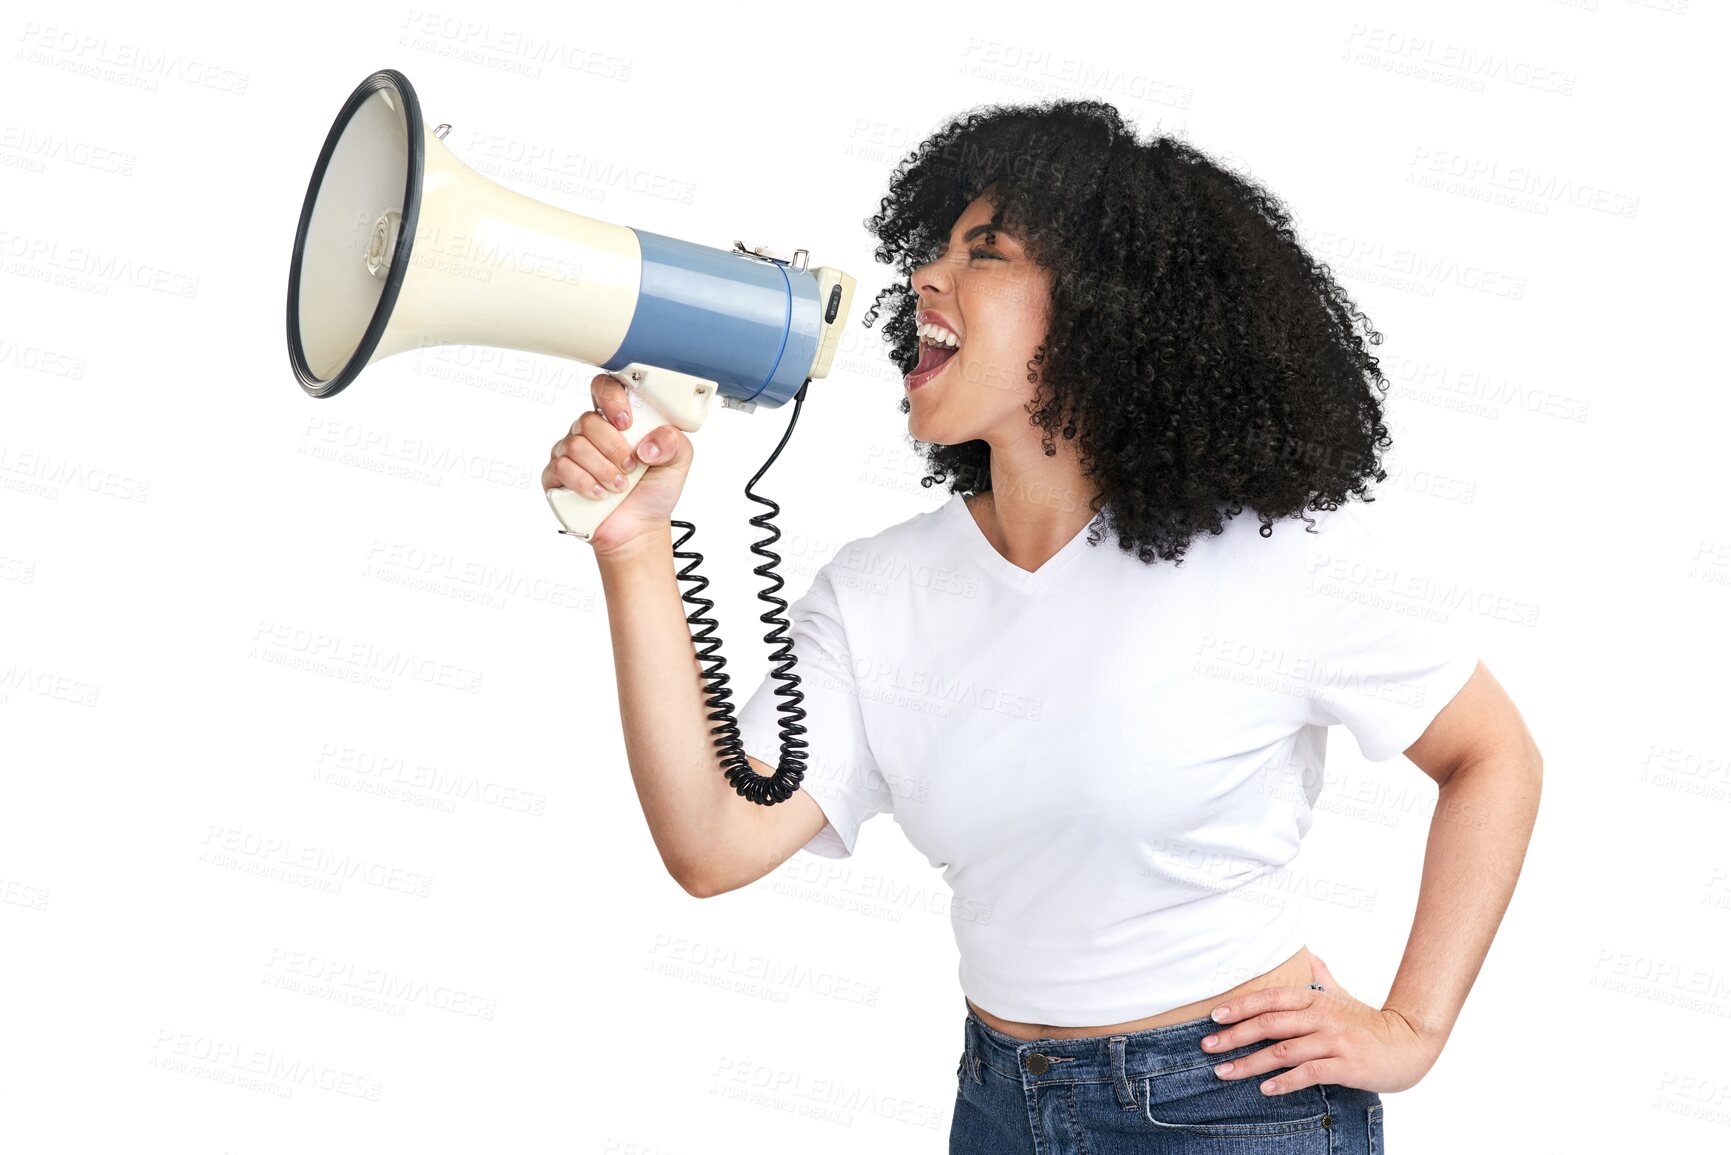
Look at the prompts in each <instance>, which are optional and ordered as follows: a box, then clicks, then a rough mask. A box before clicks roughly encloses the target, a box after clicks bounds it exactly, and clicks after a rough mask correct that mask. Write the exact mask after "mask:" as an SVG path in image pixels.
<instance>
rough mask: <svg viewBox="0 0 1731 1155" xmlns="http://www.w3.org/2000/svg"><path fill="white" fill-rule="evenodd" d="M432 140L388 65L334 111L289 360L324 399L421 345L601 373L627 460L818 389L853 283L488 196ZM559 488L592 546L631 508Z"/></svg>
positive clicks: (402, 79)
mask: <svg viewBox="0 0 1731 1155" xmlns="http://www.w3.org/2000/svg"><path fill="white" fill-rule="evenodd" d="M449 130H450V126H449V125H448V124H441V125H438V126H437V127H436V128H432V129H429V128H427V127H426V125H425V123H424V122H423V119H422V116H421V106H420V101H419V99H418V98H417V97H416V95H415V90H414V88H413V86H411V85H410V84H409V80H408V77H406V76H404V75H403V74H402V73H401V72H398V71H396V70H395V69H382V70H380V71H378V72H375V73H373V74H372V75H371V76H369V77H367V78H366V79H365V80H363V81H362V82H361V83H360V84H359V85H358V86H357V87H356V88H355V90H354V92H352V93H351V94H350V95H349V98H348V100H347V102H345V103H344V105H343V107H342V111H340V112H339V113H338V114H337V117H336V120H335V122H334V123H333V124H332V125H331V130H330V133H329V134H328V135H327V136H326V138H325V143H324V148H323V150H322V151H321V152H320V153H319V158H318V163H317V165H315V166H314V168H313V175H312V181H311V183H310V184H309V185H308V187H307V194H306V200H305V202H304V203H303V204H302V206H301V216H300V225H299V227H298V228H297V229H296V231H295V244H294V257H293V261H292V262H291V264H290V266H289V285H288V347H289V360H290V362H291V363H292V364H293V366H294V371H295V376H296V377H297V378H298V379H299V381H300V384H301V388H303V389H304V390H305V391H306V392H307V393H308V394H310V395H311V396H313V397H330V396H333V395H335V394H336V393H338V392H340V391H341V390H343V389H344V388H346V387H347V386H348V385H349V383H350V382H352V381H353V380H354V379H355V377H356V376H358V375H359V374H360V371H361V370H362V369H363V368H365V367H366V366H368V365H371V364H373V363H374V362H376V361H379V360H380V359H382V358H385V357H389V356H391V355H393V354H395V353H401V352H403V351H405V350H408V349H417V348H423V347H425V346H428V345H451V344H461V345H492V346H497V347H501V348H508V349H520V350H524V351H527V352H531V353H550V354H552V355H554V356H558V357H569V358H572V359H574V360H577V361H583V362H587V363H589V364H591V365H595V366H598V367H599V368H601V369H602V370H604V371H605V372H608V373H611V374H612V375H613V376H614V377H616V378H618V379H619V381H621V382H622V383H623V384H624V385H625V386H626V393H627V395H628V396H629V397H630V399H631V404H632V409H633V413H632V421H631V425H630V426H629V427H628V428H626V429H624V430H622V431H621V432H622V433H623V435H624V437H625V439H626V441H627V442H628V443H629V444H630V445H631V447H632V448H633V449H634V450H635V448H636V446H637V442H638V441H639V440H640V439H641V438H642V437H643V435H644V434H646V433H648V432H649V431H650V430H652V429H654V428H655V427H656V426H658V425H675V426H677V427H678V428H680V429H682V430H684V431H686V432H687V433H690V432H695V431H696V430H697V428H698V427H699V426H700V425H702V424H703V420H704V418H705V417H706V416H707V415H708V412H709V408H710V406H711V404H712V403H713V402H714V401H715V399H716V397H717V396H719V397H720V398H721V403H722V404H723V405H726V406H729V407H730V408H736V409H742V410H744V411H746V412H750V411H751V410H753V409H755V408H756V407H757V405H758V404H760V403H761V404H767V405H770V406H772V407H774V406H780V405H783V404H785V403H786V402H787V401H789V400H790V399H792V398H793V396H794V395H795V394H796V393H798V392H799V390H800V389H801V388H802V387H803V386H804V385H805V383H806V382H808V381H811V380H813V379H816V378H820V377H824V376H826V375H827V374H828V373H829V368H830V363H831V361H832V360H833V358H834V356H835V350H836V346H837V344H838V342H839V340H840V336H841V329H842V326H843V325H844V324H845V323H846V320H847V315H848V309H849V307H850V305H851V304H852V300H853V291H854V279H853V278H852V277H850V276H848V275H847V274H846V273H844V272H842V271H841V270H840V269H836V268H830V267H828V266H820V267H817V268H807V267H806V251H805V250H804V249H799V250H796V251H795V253H794V254H793V256H792V257H787V256H784V255H782V254H780V253H777V252H774V251H772V250H769V249H767V248H763V247H759V248H755V249H747V248H746V247H745V246H744V245H743V244H741V243H740V242H738V241H735V242H734V245H733V248H732V249H716V248H710V247H708V246H706V245H699V244H693V243H691V242H689V241H682V240H678V239H675V238H673V237H669V236H663V235H661V234H658V233H652V232H648V231H646V230H643V229H635V228H631V227H629V226H626V225H616V224H610V223H608V222H606V221H600V220H596V219H594V218H592V217H586V216H582V215H580V214H578V213H574V212H568V211H566V210H564V209H560V208H556V207H554V206H553V205H549V204H546V203H544V202H542V201H538V200H536V199H534V198H533V197H529V196H524V195H523V194H522V193H518V192H515V191H513V190H511V189H508V188H506V187H504V186H503V185H500V184H497V183H495V182H494V181H491V180H488V179H487V178H486V177H484V176H482V175H481V174H480V173H478V172H476V171H475V170H474V169H472V168H470V167H469V166H468V165H466V164H464V163H463V162H462V161H461V160H460V159H458V157H457V156H456V154H455V153H453V152H452V151H451V150H450V149H449V148H447V147H446V146H445V143H444V137H445V134H446V133H447V132H448V131H449ZM646 468H647V466H646V465H645V464H644V463H643V462H641V461H640V462H638V463H637V465H636V466H635V468H633V469H632V470H631V472H630V473H629V474H628V475H627V477H626V482H627V484H626V486H625V489H624V490H623V491H622V492H620V493H609V494H608V495H607V496H605V497H602V498H589V497H585V496H583V495H580V494H576V493H572V492H570V491H569V490H565V489H551V490H548V492H547V500H548V502H549V503H550V504H551V505H552V507H553V512H554V513H555V514H556V515H557V516H558V518H559V521H560V522H561V523H562V524H563V525H564V527H565V528H564V530H563V531H562V532H565V533H570V534H574V535H576V536H577V537H580V538H583V539H584V540H588V539H589V538H590V537H591V536H592V535H593V533H594V531H595V527H596V526H598V525H600V524H601V522H603V521H604V520H606V518H607V515H608V514H610V513H612V512H613V510H614V509H615V508H616V507H617V506H618V504H619V503H620V502H621V501H623V500H624V499H625V497H626V495H627V494H629V493H630V491H631V488H632V486H634V485H636V483H637V479H638V478H640V477H641V476H642V475H643V472H644V470H645V469H646Z"/></svg>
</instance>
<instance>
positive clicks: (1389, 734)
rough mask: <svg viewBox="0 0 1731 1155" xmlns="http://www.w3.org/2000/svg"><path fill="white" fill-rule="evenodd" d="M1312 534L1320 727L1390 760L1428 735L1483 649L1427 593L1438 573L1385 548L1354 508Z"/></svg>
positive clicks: (1314, 690)
mask: <svg viewBox="0 0 1731 1155" xmlns="http://www.w3.org/2000/svg"><path fill="white" fill-rule="evenodd" d="M1316 530H1317V532H1316V533H1315V534H1310V533H1307V532H1304V530H1303V526H1302V523H1300V536H1301V537H1303V538H1304V539H1305V541H1306V548H1305V575H1304V578H1303V589H1304V592H1303V596H1302V601H1301V610H1300V616H1301V618H1302V627H1303V629H1302V633H1301V636H1302V637H1303V638H1304V639H1305V641H1304V643H1303V644H1304V648H1305V649H1306V651H1307V652H1306V654H1305V655H1304V657H1305V658H1306V660H1307V666H1306V677H1305V679H1304V684H1305V692H1306V696H1307V699H1308V712H1309V721H1310V723H1311V724H1312V725H1317V726H1332V725H1335V724H1336V723H1339V724H1341V725H1344V726H1345V727H1346V728H1347V729H1348V730H1350V731H1351V732H1352V736H1353V737H1354V738H1355V739H1356V740H1357V741H1358V748H1359V749H1360V750H1361V751H1363V753H1364V756H1365V758H1367V759H1368V760H1370V761H1372V762H1382V761H1384V760H1386V759H1389V758H1392V757H1394V756H1395V755H1396V754H1399V753H1401V752H1402V751H1404V750H1405V749H1406V748H1407V747H1408V746H1411V745H1412V744H1413V743H1414V742H1416V741H1418V739H1419V738H1420V736H1422V735H1423V734H1424V732H1425V730H1426V729H1427V728H1428V727H1429V726H1430V724H1431V721H1432V720H1433V719H1434V718H1435V717H1436V716H1437V715H1438V714H1440V713H1442V710H1443V707H1444V706H1446V705H1448V704H1449V702H1450V701H1451V700H1453V698H1454V696H1455V695H1456V694H1457V693H1459V692H1460V689H1461V687H1462V686H1464V685H1466V683H1467V679H1468V678H1470V677H1471V676H1472V674H1473V671H1474V669H1476V668H1477V666H1478V657H1477V653H1476V651H1475V650H1474V648H1473V647H1472V645H1471V644H1470V642H1469V640H1468V639H1467V638H1466V636H1465V635H1464V633H1463V632H1462V631H1461V629H1460V628H1459V627H1458V626H1454V625H1451V624H1448V621H1447V614H1448V613H1449V611H1448V610H1447V609H1446V608H1444V607H1443V606H1441V605H1438V604H1437V603H1436V600H1435V599H1434V597H1431V596H1427V594H1428V593H1430V592H1431V591H1432V590H1433V588H1434V577H1435V575H1434V574H1427V573H1424V572H1422V568H1421V567H1420V566H1418V565H1416V564H1414V561H1415V559H1411V558H1407V557H1402V556H1400V554H1399V551H1396V550H1394V549H1392V548H1390V547H1388V546H1387V545H1385V544H1384V543H1383V542H1382V541H1381V540H1380V539H1379V538H1378V537H1377V536H1376V534H1375V533H1374V532H1373V531H1372V530H1371V529H1370V527H1369V526H1367V525H1365V524H1364V523H1363V522H1362V521H1361V520H1360V519H1359V517H1358V516H1357V515H1356V514H1355V512H1354V511H1353V510H1352V509H1351V508H1350V507H1347V506H1342V507H1340V508H1339V509H1336V510H1331V511H1327V512H1326V513H1324V514H1322V515H1321V516H1320V517H1319V518H1318V524H1317V526H1316Z"/></svg>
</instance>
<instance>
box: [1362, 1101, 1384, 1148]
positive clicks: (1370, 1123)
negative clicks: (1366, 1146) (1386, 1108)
mask: <svg viewBox="0 0 1731 1155" xmlns="http://www.w3.org/2000/svg"><path fill="white" fill-rule="evenodd" d="M1364 1122H1365V1130H1366V1131H1368V1132H1369V1133H1370V1155H1382V1152H1383V1146H1382V1104H1381V1103H1372V1104H1371V1105H1370V1106H1368V1107H1366V1108H1365V1109H1364Z"/></svg>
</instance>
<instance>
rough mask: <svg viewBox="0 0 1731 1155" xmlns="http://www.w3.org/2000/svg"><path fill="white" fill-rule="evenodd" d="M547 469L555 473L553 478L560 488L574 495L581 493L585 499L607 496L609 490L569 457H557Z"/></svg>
mask: <svg viewBox="0 0 1731 1155" xmlns="http://www.w3.org/2000/svg"><path fill="white" fill-rule="evenodd" d="M547 468H549V469H551V470H552V471H553V477H554V479H555V480H557V481H558V483H559V486H560V487H562V488H564V489H569V490H571V492H573V493H581V494H582V495H583V496H584V497H604V496H606V494H607V490H606V489H605V488H603V487H602V485H601V483H600V482H598V481H596V480H595V477H594V475H593V474H591V473H590V472H589V471H588V470H586V469H584V468H582V467H581V466H579V465H578V464H577V463H576V462H575V461H572V460H571V459H570V458H569V457H555V458H554V459H553V461H552V463H551V464H550V465H549V466H548V467H547Z"/></svg>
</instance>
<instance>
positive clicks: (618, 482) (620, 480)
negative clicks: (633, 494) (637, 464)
mask: <svg viewBox="0 0 1731 1155" xmlns="http://www.w3.org/2000/svg"><path fill="white" fill-rule="evenodd" d="M613 488H614V489H624V488H625V475H624V474H623V473H615V474H614V475H613Z"/></svg>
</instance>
